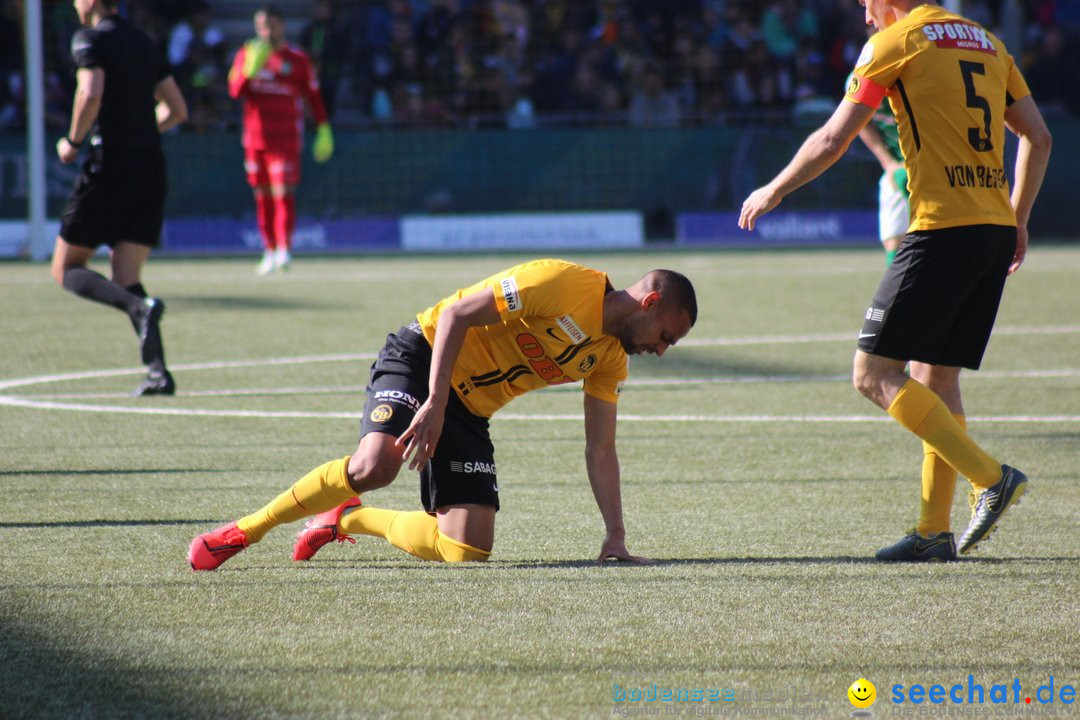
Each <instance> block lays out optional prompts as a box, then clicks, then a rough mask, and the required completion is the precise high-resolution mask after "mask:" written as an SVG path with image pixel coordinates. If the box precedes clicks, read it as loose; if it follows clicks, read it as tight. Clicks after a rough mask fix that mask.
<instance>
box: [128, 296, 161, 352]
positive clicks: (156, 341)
mask: <svg viewBox="0 0 1080 720" xmlns="http://www.w3.org/2000/svg"><path fill="white" fill-rule="evenodd" d="M164 314H165V301H164V300H162V299H161V298H154V297H148V298H146V299H145V300H143V302H142V305H140V306H139V310H138V312H136V313H135V317H133V318H132V320H134V321H135V329H136V331H137V332H138V333H139V351H140V353H141V354H142V361H143V365H149V364H151V363H153V362H155V361H159V360H161V356H162V350H161V327H160V326H159V323H160V322H161V316H162V315H164Z"/></svg>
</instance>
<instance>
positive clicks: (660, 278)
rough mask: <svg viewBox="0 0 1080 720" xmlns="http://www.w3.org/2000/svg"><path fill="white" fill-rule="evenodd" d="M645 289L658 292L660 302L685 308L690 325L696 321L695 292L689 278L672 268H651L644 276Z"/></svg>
mask: <svg viewBox="0 0 1080 720" xmlns="http://www.w3.org/2000/svg"><path fill="white" fill-rule="evenodd" d="M645 284H646V290H647V291H648V292H654V291H655V292H658V293H660V302H663V303H671V304H672V305H674V306H675V307H677V308H681V309H683V310H686V312H687V314H688V315H689V316H690V327H693V326H694V323H696V322H697V293H696V292H694V285H693V283H691V282H690V278H688V277H686V276H685V275H683V274H682V273H678V272H675V271H674V270H653V271H651V272H650V273H648V274H647V275H646V276H645Z"/></svg>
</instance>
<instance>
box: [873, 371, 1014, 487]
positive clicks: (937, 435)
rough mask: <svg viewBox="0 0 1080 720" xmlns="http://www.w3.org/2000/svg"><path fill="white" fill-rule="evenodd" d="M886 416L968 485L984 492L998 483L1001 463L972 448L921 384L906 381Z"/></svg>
mask: <svg viewBox="0 0 1080 720" xmlns="http://www.w3.org/2000/svg"><path fill="white" fill-rule="evenodd" d="M889 414H890V415H892V416H893V418H895V419H896V421H897V422H899V423H900V424H901V425H903V426H904V427H905V428H907V429H908V430H910V431H911V432H913V433H915V434H916V435H918V436H919V437H921V438H922V439H923V440H925V441H926V443H927V444H928V445H929V446H930V447H932V448H933V449H934V452H936V453H937V454H938V455H939V456H940V457H941V458H942V459H943V460H944V461H945V462H947V463H949V464H950V465H952V466H953V467H954V468H956V469H957V470H958V471H959V472H960V473H961V474H962V475H964V477H966V478H967V479H968V480H970V481H971V484H972V485H975V486H976V487H983V488H987V487H990V486H991V485H996V484H997V483H998V482H999V481H1000V480H1001V463H999V462H998V461H997V460H995V459H994V458H992V457H990V456H989V455H987V454H986V453H985V452H984V451H983V449H982V448H980V447H979V446H978V445H976V444H975V441H974V440H972V439H971V437H970V436H969V435H968V434H967V431H966V430H965V429H964V428H963V427H961V426H960V423H958V422H956V420H955V419H954V418H953V416H952V413H950V412H949V408H947V407H946V406H945V403H943V402H942V401H941V398H939V397H938V396H937V393H935V392H934V391H933V390H931V389H930V388H928V387H926V386H925V385H923V384H922V383H920V382H918V381H916V380H912V379H910V378H909V379H908V381H907V382H906V383H904V387H902V388H900V392H898V393H897V394H896V398H895V399H894V400H893V401H892V404H891V405H889Z"/></svg>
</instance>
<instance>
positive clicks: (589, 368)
mask: <svg viewBox="0 0 1080 720" xmlns="http://www.w3.org/2000/svg"><path fill="white" fill-rule="evenodd" d="M484 288H488V289H489V290H490V291H491V292H492V293H493V294H494V295H495V303H496V305H497V306H498V308H499V315H500V316H502V322H500V323H496V324H494V325H488V326H485V327H472V328H469V330H468V333H467V334H466V336H465V344H464V346H463V347H462V349H461V354H460V355H459V356H458V360H457V363H455V365H454V371H453V374H452V376H451V382H452V383H453V387H454V389H455V390H457V393H458V395H459V396H460V397H461V400H462V402H464V403H465V406H466V407H468V408H469V410H470V411H471V412H473V413H474V414H476V415H480V416H482V417H490V416H491V415H492V414H493V413H494V412H495V411H496V410H498V409H499V408H501V407H502V406H503V405H505V404H506V403H508V402H510V401H511V400H513V399H514V398H515V397H517V396H518V395H521V394H522V393H526V392H528V391H530V390H535V389H537V388H542V387H545V386H547V385H560V384H563V383H570V382H576V381H578V380H584V381H585V382H584V390H585V392H586V393H587V394H589V395H591V396H593V397H595V398H598V399H600V400H606V401H608V402H616V401H617V400H618V397H619V390H620V389H621V387H622V384H623V382H624V381H625V380H626V376H627V363H628V358H627V355H626V351H624V350H623V348H622V345H621V344H620V343H619V341H618V339H617V338H614V337H612V336H610V335H605V334H604V333H603V306H604V295H606V294H607V293H608V292H609V291H610V290H611V284H610V283H609V282H608V279H607V275H605V274H604V273H602V272H599V271H597V270H590V269H589V268H587V267H582V266H581V265H575V264H573V263H569V262H566V261H564V260H534V261H532V262H527V263H523V264H521V265H516V266H514V267H512V268H510V269H509V270H506V271H504V272H501V273H499V274H497V275H492V276H491V277H489V278H487V279H486V280H481V281H480V282H478V283H476V284H475V285H473V286H471V287H467V288H464V289H462V290H458V291H457V292H456V293H454V294H453V295H451V296H450V297H448V298H444V299H443V300H441V301H439V302H438V303H437V304H436V305H434V306H433V307H430V308H428V309H427V310H425V311H424V312H422V313H420V314H419V315H417V319H418V320H419V322H420V328H421V329H422V330H423V332H424V337H426V338H427V340H428V342H429V343H434V341H435V325H436V323H438V321H439V315H440V314H441V313H442V311H443V310H444V309H445V308H446V307H448V306H449V305H451V304H453V303H454V302H456V301H457V300H459V299H460V298H462V297H464V296H466V295H472V294H473V293H476V292H479V291H480V290H482V289H484Z"/></svg>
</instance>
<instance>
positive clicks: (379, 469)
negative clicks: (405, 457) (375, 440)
mask: <svg viewBox="0 0 1080 720" xmlns="http://www.w3.org/2000/svg"><path fill="white" fill-rule="evenodd" d="M400 469H401V460H400V459H398V458H383V457H381V456H376V457H371V456H368V455H359V454H354V455H353V456H352V457H351V458H349V466H348V468H347V472H348V475H349V486H350V487H351V488H352V489H353V490H354V491H355V492H357V493H365V492H370V491H372V490H377V489H379V488H383V487H386V486H387V485H389V484H390V483H392V482H394V478H396V477H397V474H398V470H400Z"/></svg>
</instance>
